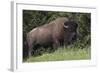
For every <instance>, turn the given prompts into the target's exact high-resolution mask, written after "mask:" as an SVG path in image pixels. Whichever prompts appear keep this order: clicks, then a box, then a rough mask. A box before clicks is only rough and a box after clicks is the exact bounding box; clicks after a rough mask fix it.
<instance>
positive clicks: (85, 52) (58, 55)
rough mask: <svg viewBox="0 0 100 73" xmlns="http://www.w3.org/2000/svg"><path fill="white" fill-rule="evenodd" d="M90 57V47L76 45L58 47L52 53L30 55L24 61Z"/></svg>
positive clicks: (83, 58)
mask: <svg viewBox="0 0 100 73" xmlns="http://www.w3.org/2000/svg"><path fill="white" fill-rule="evenodd" d="M85 59H91V49H90V47H85V48H83V49H81V48H77V47H67V48H65V47H64V48H58V50H56V51H55V52H53V53H44V54H43V55H41V56H37V57H33V56H32V57H30V58H29V59H27V60H26V61H25V62H41V61H64V60H85Z"/></svg>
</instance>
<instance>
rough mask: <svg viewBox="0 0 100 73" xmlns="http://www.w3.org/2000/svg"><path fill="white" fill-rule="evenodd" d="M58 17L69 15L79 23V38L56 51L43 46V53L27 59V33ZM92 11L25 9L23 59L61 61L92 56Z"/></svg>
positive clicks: (29, 60)
mask: <svg viewBox="0 0 100 73" xmlns="http://www.w3.org/2000/svg"><path fill="white" fill-rule="evenodd" d="M58 17H68V18H69V19H70V20H74V21H75V22H76V23H78V30H77V31H78V34H79V37H78V40H77V41H76V42H75V43H74V44H72V45H70V46H69V47H67V48H58V50H56V51H55V52H52V53H49V52H51V51H52V49H51V50H50V49H47V51H46V50H45V49H44V48H42V51H41V49H40V50H38V51H39V52H42V55H38V56H36V57H35V56H33V57H31V58H29V59H27V60H26V56H27V51H28V48H27V45H26V34H27V33H28V32H29V31H30V30H32V29H33V28H35V27H38V26H41V25H44V24H46V23H49V22H50V21H52V20H54V19H56V18H58ZM90 47H91V13H76V12H75V13H73V12H53V11H33V10H23V60H24V61H25V62H37V61H54V60H56V61H59V60H80V59H90V58H91V54H90V53H91V48H90Z"/></svg>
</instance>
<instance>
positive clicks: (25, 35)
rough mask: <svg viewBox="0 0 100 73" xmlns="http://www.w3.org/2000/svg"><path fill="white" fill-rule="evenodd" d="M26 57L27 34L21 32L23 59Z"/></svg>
mask: <svg viewBox="0 0 100 73" xmlns="http://www.w3.org/2000/svg"><path fill="white" fill-rule="evenodd" d="M27 57H28V42H27V34H23V59H24V60H25V59H27Z"/></svg>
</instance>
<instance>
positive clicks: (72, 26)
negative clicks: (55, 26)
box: [64, 21, 78, 44]
mask: <svg viewBox="0 0 100 73" xmlns="http://www.w3.org/2000/svg"><path fill="white" fill-rule="evenodd" d="M77 27H78V24H77V23H76V22H74V21H67V22H65V23H64V42H65V43H67V44H68V43H72V42H74V41H75V40H76V39H77Z"/></svg>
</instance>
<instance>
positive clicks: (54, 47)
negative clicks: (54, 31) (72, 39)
mask: <svg viewBox="0 0 100 73" xmlns="http://www.w3.org/2000/svg"><path fill="white" fill-rule="evenodd" d="M59 46H60V43H59V41H58V40H55V41H54V43H53V49H54V50H56V49H57V48H58V47H59Z"/></svg>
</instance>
